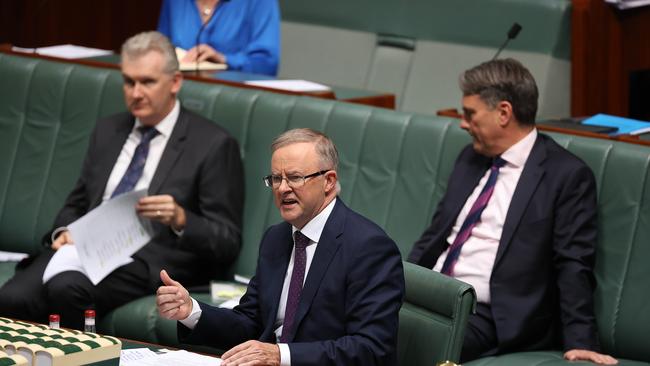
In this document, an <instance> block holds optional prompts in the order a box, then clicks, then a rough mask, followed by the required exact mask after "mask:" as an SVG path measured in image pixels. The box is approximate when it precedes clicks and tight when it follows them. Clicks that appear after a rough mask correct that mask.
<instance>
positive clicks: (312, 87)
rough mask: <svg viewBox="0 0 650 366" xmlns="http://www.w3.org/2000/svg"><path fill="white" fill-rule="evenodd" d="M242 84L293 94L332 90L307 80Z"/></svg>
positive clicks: (247, 82) (251, 81)
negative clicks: (291, 92) (292, 92)
mask: <svg viewBox="0 0 650 366" xmlns="http://www.w3.org/2000/svg"><path fill="white" fill-rule="evenodd" d="M244 84H248V85H254V86H261V87H264V88H271V89H280V90H288V91H294V92H326V91H330V90H332V88H330V87H329V86H327V85H323V84H319V83H315V82H313V81H308V80H248V81H245V82H244Z"/></svg>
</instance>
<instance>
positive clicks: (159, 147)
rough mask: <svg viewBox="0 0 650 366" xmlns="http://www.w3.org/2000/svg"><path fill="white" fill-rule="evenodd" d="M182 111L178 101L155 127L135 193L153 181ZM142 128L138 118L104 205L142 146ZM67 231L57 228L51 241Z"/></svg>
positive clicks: (114, 170) (127, 139) (123, 147)
mask: <svg viewBox="0 0 650 366" xmlns="http://www.w3.org/2000/svg"><path fill="white" fill-rule="evenodd" d="M180 111H181V104H180V102H179V101H178V100H176V103H175V104H174V108H173V109H172V111H171V112H169V114H168V115H167V116H165V118H163V119H162V121H160V122H159V123H158V124H157V125H156V126H155V128H156V130H158V132H159V133H158V135H157V136H155V137H154V138H153V139H151V141H150V142H149V154H148V155H147V160H146V161H145V164H144V169H143V171H142V176H141V177H140V179H139V180H138V182H137V183H136V185H135V187H134V188H133V190H134V191H137V190H139V189H144V188H148V187H149V184H150V183H151V179H153V175H154V174H155V173H156V169H157V168H158V163H160V158H161V157H162V154H163V151H165V146H167V141H169V136H171V134H172V131H173V130H174V126H176V121H177V120H178V115H179V114H180ZM140 126H142V123H141V122H140V120H138V119H137V118H136V120H135V123H134V125H133V129H132V130H131V133H130V134H129V136H128V137H127V138H126V142H124V145H122V150H121V151H120V155H119V156H118V157H117V161H116V162H115V165H113V170H112V171H111V175H110V176H109V178H108V181H107V182H106V188H105V189H104V195H103V196H102V203H104V202H106V201H107V200H109V199H111V195H112V194H113V191H115V188H117V185H118V184H120V181H121V180H122V177H123V176H124V173H126V169H127V168H128V167H129V164H130V163H131V159H132V158H133V154H134V153H135V148H136V147H138V144H140V141H141V140H142V134H141V133H140V132H139V131H138V127H140ZM66 230H68V228H67V227H65V226H61V227H58V228H56V229H55V230H54V231H52V234H51V237H50V239H51V241H52V242H54V240H55V239H56V237H57V236H59V234H60V233H61V232H63V231H66ZM172 230H173V231H174V233H176V235H179V236H180V235H181V234H182V233H183V231H182V230H181V231H177V230H175V229H173V228H172Z"/></svg>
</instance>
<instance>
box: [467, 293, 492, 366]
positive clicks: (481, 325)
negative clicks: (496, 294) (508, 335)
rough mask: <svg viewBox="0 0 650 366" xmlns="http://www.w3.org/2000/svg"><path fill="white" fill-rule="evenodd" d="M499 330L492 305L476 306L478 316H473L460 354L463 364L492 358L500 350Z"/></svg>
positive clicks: (468, 324)
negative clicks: (495, 322) (478, 359)
mask: <svg viewBox="0 0 650 366" xmlns="http://www.w3.org/2000/svg"><path fill="white" fill-rule="evenodd" d="M497 347H498V339H497V330H496V326H495V325H494V319H493V318H492V312H491V310H490V305H487V304H482V303H478V304H476V314H471V315H470V316H469V319H468V321H467V329H466V330H465V341H464V342H463V349H462V351H461V354H460V361H461V363H465V362H468V361H471V360H475V359H477V358H480V357H485V356H490V355H494V354H496V353H497V350H498V348H497Z"/></svg>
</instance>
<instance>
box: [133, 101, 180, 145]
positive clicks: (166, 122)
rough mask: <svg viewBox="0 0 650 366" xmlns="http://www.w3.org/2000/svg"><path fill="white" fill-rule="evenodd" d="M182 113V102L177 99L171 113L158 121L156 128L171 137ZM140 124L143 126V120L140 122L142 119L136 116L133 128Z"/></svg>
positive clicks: (163, 134) (166, 136)
mask: <svg viewBox="0 0 650 366" xmlns="http://www.w3.org/2000/svg"><path fill="white" fill-rule="evenodd" d="M180 113H181V103H180V102H179V101H178V99H176V102H175V103H174V108H172V111H171V112H169V114H167V115H166V116H165V118H163V119H162V120H161V121H160V122H158V124H157V125H155V126H154V128H155V129H156V130H158V133H160V134H161V135H162V136H164V137H165V138H169V136H170V135H171V134H172V131H173V130H174V126H176V121H177V120H178V115H179V114H180ZM140 126H142V122H140V119H138V118H136V119H135V125H134V126H133V129H134V130H135V129H137V128H138V127H140Z"/></svg>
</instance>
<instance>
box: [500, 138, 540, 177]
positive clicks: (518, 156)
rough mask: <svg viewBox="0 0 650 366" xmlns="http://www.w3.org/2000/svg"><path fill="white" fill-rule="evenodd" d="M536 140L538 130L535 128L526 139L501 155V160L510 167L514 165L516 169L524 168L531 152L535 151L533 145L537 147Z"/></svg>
mask: <svg viewBox="0 0 650 366" xmlns="http://www.w3.org/2000/svg"><path fill="white" fill-rule="evenodd" d="M536 139H537V129H536V128H533V130H532V131H530V132H529V133H528V135H526V137H524V138H523V139H521V140H519V141H518V142H517V143H516V144H514V145H512V146H510V148H508V150H506V151H505V152H504V153H503V154H501V159H503V160H505V161H506V162H507V163H508V164H510V165H514V166H515V167H516V168H519V167H521V166H523V165H524V164H525V163H526V160H527V159H528V155H530V152H531V151H532V150H533V145H535V140H536Z"/></svg>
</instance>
